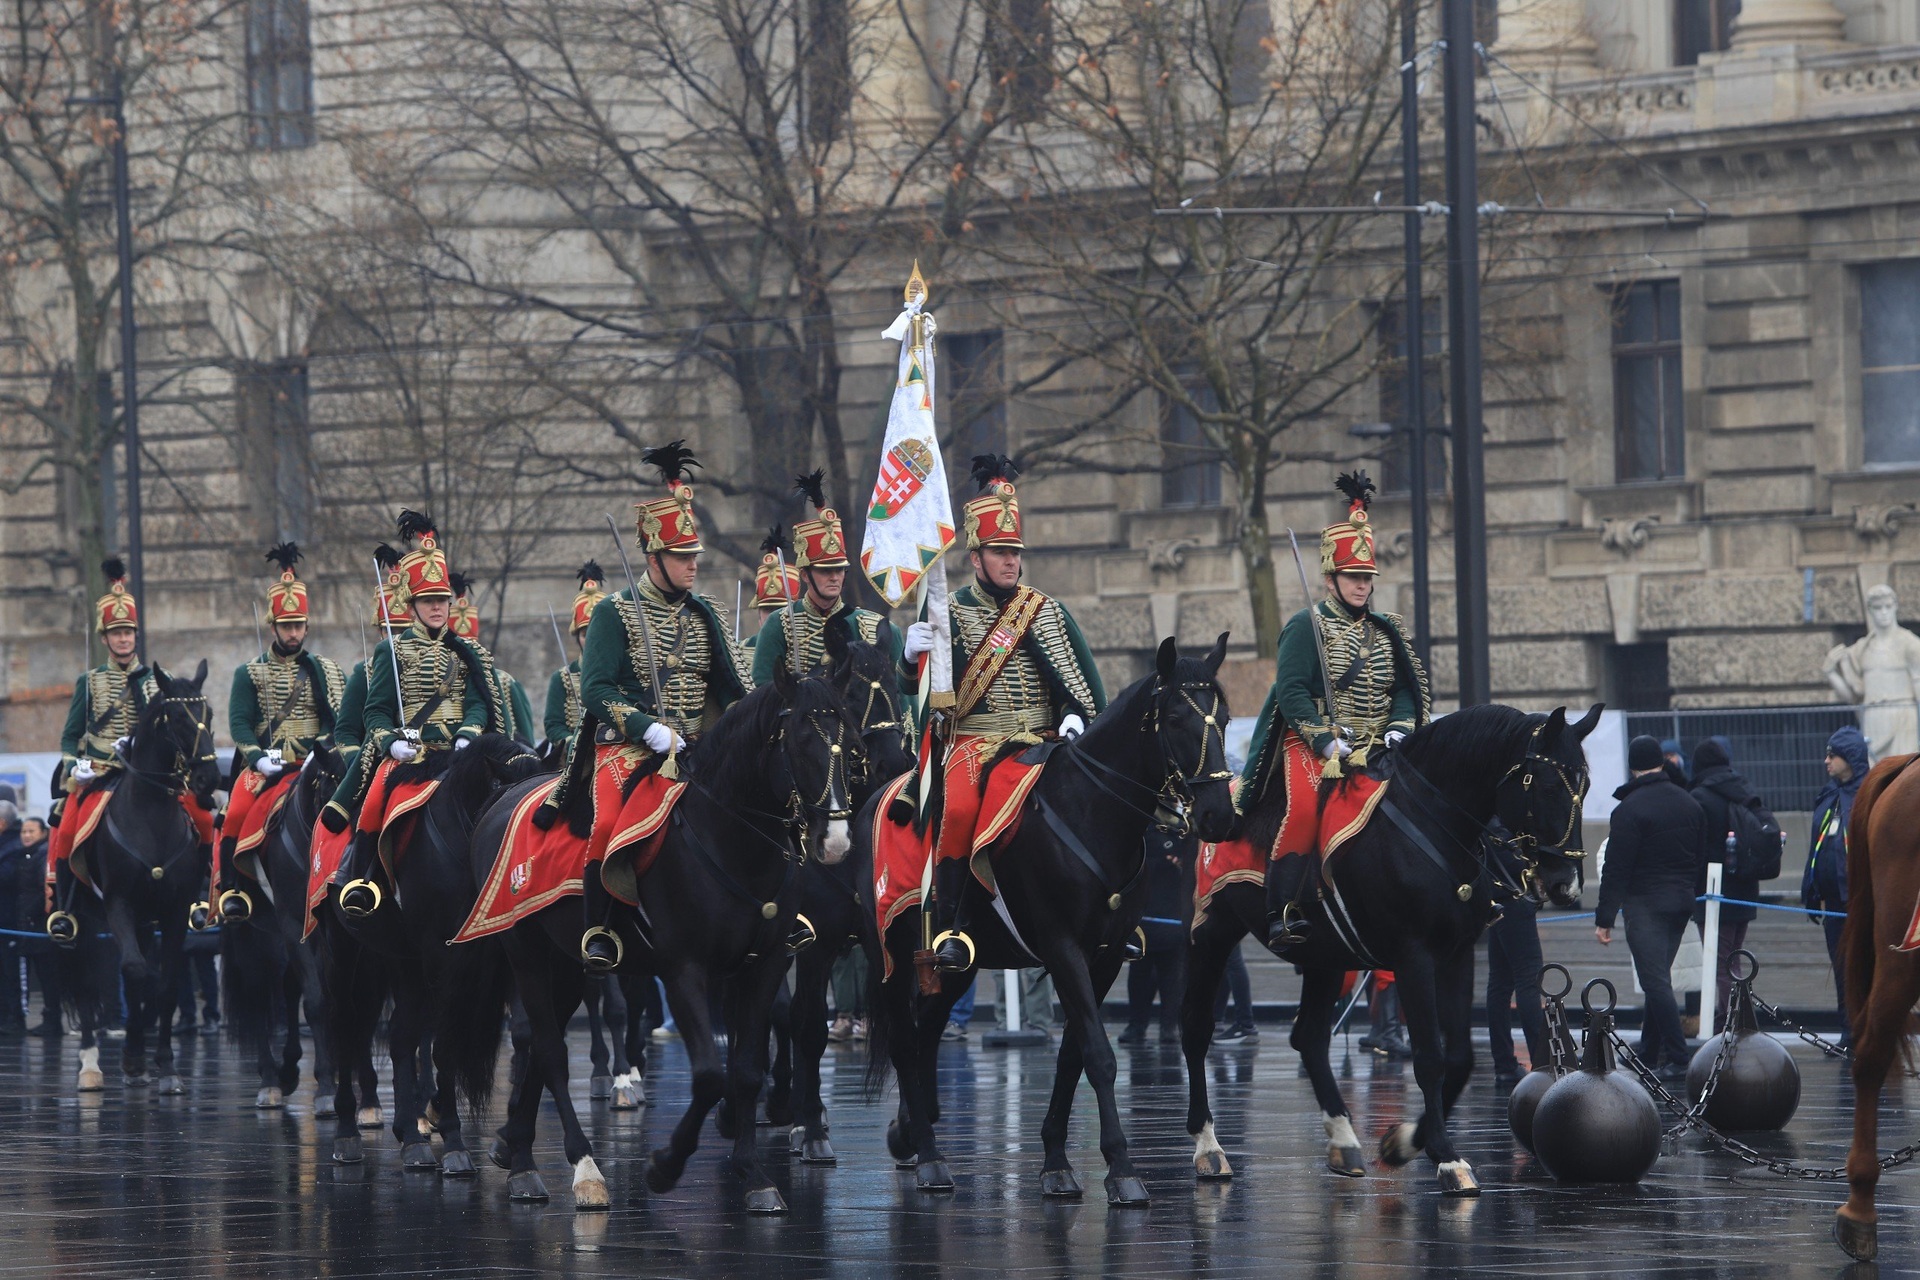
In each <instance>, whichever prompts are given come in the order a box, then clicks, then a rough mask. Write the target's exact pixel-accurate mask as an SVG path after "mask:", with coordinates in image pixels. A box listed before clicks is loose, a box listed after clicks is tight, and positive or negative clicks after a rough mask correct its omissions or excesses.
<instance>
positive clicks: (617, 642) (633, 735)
mask: <svg viewBox="0 0 1920 1280" xmlns="http://www.w3.org/2000/svg"><path fill="white" fill-rule="evenodd" d="M640 599H641V603H640V605H639V606H638V607H641V608H644V609H646V611H647V621H648V623H649V624H650V626H651V628H652V632H653V644H654V660H655V661H656V662H657V663H658V664H659V668H660V679H661V682H662V683H663V684H664V685H665V686H666V688H665V696H664V698H662V699H659V700H657V701H656V699H655V697H654V688H653V672H652V671H651V670H650V669H649V665H648V661H647V650H646V646H645V645H644V644H643V642H642V640H641V632H640V622H639V617H638V615H637V614H636V613H635V612H634V610H635V608H636V606H635V604H634V601H633V590H632V588H627V589H624V590H621V591H619V592H617V593H614V594H611V595H609V596H607V597H606V598H605V599H603V600H602V601H601V602H600V603H599V604H597V605H595V606H594V607H593V615H592V618H591V620H590V621H589V622H588V623H587V643H586V649H585V651H584V652H583V653H582V655H581V657H580V685H581V701H582V702H583V703H584V704H585V708H586V714H588V715H590V716H592V717H593V719H594V722H595V723H596V724H597V725H599V726H601V727H602V728H604V729H606V730H608V731H609V732H610V733H611V734H613V735H614V736H616V737H618V738H619V739H620V740H622V741H625V742H639V741H640V740H641V739H642V738H643V737H645V736H646V732H647V729H648V727H649V726H651V725H652V724H653V723H654V721H655V719H660V720H664V721H665V722H666V723H667V724H668V725H669V726H670V727H671V728H673V729H674V730H675V731H677V732H678V733H679V734H680V736H681V737H683V738H687V739H689V740H691V739H693V738H695V737H698V736H699V734H700V733H701V731H702V730H704V729H706V728H707V727H708V726H709V725H711V724H712V723H713V721H714V720H716V719H718V718H719V716H720V713H721V712H722V711H725V710H726V709H727V708H728V707H730V706H732V705H733V704H734V703H735V702H738V701H739V700H740V699H741V697H742V696H744V695H745V693H746V685H745V683H744V682H743V681H742V680H741V679H740V672H739V668H738V666H737V665H736V663H735V660H734V652H733V642H732V639H731V638H730V637H729V636H728V634H727V630H726V628H725V627H723V626H722V625H721V623H720V608H719V606H718V605H717V604H716V603H715V602H714V601H713V600H711V599H709V598H708V597H706V596H703V595H700V594H699V593H697V592H692V591H689V592H687V593H686V594H685V595H682V596H681V597H680V598H679V599H678V600H668V599H667V598H666V597H665V596H664V595H663V594H662V593H661V592H660V591H659V589H658V588H656V587H655V586H654V585H653V581H652V579H651V578H643V579H642V580H641V582H640Z"/></svg>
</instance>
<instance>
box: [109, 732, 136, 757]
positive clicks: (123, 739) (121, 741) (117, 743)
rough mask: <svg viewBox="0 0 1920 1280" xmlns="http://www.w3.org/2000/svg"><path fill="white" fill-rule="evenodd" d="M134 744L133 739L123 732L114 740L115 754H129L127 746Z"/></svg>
mask: <svg viewBox="0 0 1920 1280" xmlns="http://www.w3.org/2000/svg"><path fill="white" fill-rule="evenodd" d="M132 745H133V739H132V738H129V737H127V736H125V735H124V734H123V735H121V736H120V737H118V738H115V739H114V740H113V754H115V755H117V756H123V755H125V754H127V748H128V747H130V746H132Z"/></svg>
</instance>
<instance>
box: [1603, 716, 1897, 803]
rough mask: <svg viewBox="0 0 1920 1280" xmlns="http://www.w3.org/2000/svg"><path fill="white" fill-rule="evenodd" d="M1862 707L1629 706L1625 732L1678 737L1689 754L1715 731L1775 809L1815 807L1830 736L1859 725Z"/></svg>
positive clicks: (1752, 784)
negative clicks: (1662, 708) (1649, 708)
mask: <svg viewBox="0 0 1920 1280" xmlns="http://www.w3.org/2000/svg"><path fill="white" fill-rule="evenodd" d="M1859 710H1860V709H1859V708H1858V707H1852V706H1827V707H1710V708H1701V709H1697V710H1688V711H1629V712H1627V713H1626V722H1627V737H1628V738H1629V739H1632V738H1634V737H1636V736H1637V735H1639V734H1643V733H1644V734H1647V735H1648V736H1650V737H1654V738H1659V739H1662V740H1663V741H1664V740H1666V739H1668V738H1677V739H1679V741H1680V749H1681V750H1682V751H1684V752H1685V753H1686V755H1687V758H1688V759H1689V760H1691V759H1692V758H1693V749H1694V747H1696V746H1698V745H1699V744H1700V743H1701V742H1703V741H1705V740H1706V739H1708V738H1711V737H1713V736H1714V735H1716V734H1719V735H1722V736H1724V737H1725V738H1727V740H1728V741H1729V742H1731V743H1732V744H1733V750H1732V752H1731V754H1732V756H1733V767H1734V768H1735V769H1738V770H1739V771H1740V773H1741V775H1742V776H1743V777H1745V778H1746V780H1747V785H1748V786H1750V787H1752V788H1753V790H1754V792H1755V793H1756V794H1757V795H1759V796H1760V798H1761V799H1763V800H1765V801H1766V803H1767V807H1768V808H1770V809H1772V810H1773V811H1774V812H1775V813H1786V812H1793V811H1798V810H1805V809H1811V808H1813V805H1814V799H1815V798H1816V797H1817V796H1818V795H1819V794H1820V788H1821V787H1823V786H1825V785H1826V781H1827V772H1826V768H1825V765H1824V763H1823V759H1824V757H1825V755H1826V752H1827V739H1828V738H1829V737H1831V736H1832V734H1833V731H1834V730H1835V729H1838V728H1839V727H1840V726H1841V725H1848V724H1850V725H1856V726H1857V725H1858V724H1859V723H1860V719H1859Z"/></svg>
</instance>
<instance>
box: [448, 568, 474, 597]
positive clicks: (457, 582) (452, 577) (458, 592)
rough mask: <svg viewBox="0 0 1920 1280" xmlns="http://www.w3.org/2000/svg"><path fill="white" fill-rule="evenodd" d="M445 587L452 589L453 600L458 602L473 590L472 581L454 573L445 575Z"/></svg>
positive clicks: (461, 574)
mask: <svg viewBox="0 0 1920 1280" xmlns="http://www.w3.org/2000/svg"><path fill="white" fill-rule="evenodd" d="M447 585H448V586H449V587H452V588H453V596H454V599H456V600H458V599H460V598H461V597H463V596H465V595H466V594H467V593H468V592H470V591H472V590H473V579H472V578H469V577H468V576H467V575H466V574H464V573H460V572H458V571H455V572H453V573H449V574H448V575H447Z"/></svg>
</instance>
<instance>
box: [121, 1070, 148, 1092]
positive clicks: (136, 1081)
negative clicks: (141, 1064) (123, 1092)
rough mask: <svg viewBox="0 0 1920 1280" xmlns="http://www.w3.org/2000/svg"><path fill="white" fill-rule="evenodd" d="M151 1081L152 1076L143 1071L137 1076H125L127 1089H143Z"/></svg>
mask: <svg viewBox="0 0 1920 1280" xmlns="http://www.w3.org/2000/svg"><path fill="white" fill-rule="evenodd" d="M152 1083H153V1077H152V1076H150V1075H148V1074H147V1073H146V1072H144V1071H142V1072H141V1073H140V1074H139V1075H137V1076H128V1077H127V1088H129V1089H144V1088H146V1087H147V1086H148V1085H150V1084H152Z"/></svg>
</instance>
